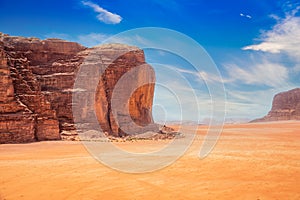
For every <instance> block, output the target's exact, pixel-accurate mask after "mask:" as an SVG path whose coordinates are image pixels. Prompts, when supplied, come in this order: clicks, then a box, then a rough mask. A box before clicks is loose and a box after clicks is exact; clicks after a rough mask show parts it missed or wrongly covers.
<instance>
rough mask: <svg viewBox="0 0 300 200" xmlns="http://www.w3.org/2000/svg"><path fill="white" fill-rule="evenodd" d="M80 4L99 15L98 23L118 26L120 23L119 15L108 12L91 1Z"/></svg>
mask: <svg viewBox="0 0 300 200" xmlns="http://www.w3.org/2000/svg"><path fill="white" fill-rule="evenodd" d="M81 3H82V4H83V5H85V6H88V7H90V8H92V9H93V10H94V11H95V12H96V13H99V14H98V15H97V19H98V20H99V21H102V22H104V23H106V24H118V23H120V22H121V21H122V17H121V16H120V15H118V14H115V13H111V12H109V11H108V10H106V9H104V8H102V7H100V6H99V5H97V4H95V3H93V2H91V1H82V2H81Z"/></svg>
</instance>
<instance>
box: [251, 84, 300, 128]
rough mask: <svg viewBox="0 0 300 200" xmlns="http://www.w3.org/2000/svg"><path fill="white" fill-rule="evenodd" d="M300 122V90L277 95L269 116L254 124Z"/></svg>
mask: <svg viewBox="0 0 300 200" xmlns="http://www.w3.org/2000/svg"><path fill="white" fill-rule="evenodd" d="M280 120H300V88H296V89H293V90H290V91H287V92H282V93H279V94H277V95H275V97H274V99H273V103H272V109H271V111H270V112H269V113H268V115H267V116H265V117H263V118H261V119H257V120H254V121H253V122H263V121H280Z"/></svg>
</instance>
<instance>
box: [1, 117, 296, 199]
mask: <svg viewBox="0 0 300 200" xmlns="http://www.w3.org/2000/svg"><path fill="white" fill-rule="evenodd" d="M205 132H206V127H201V129H200V130H199V132H198V134H197V137H196V139H195V140H194V142H193V144H192V145H191V147H190V148H189V150H188V151H187V152H186V153H185V154H184V156H183V157H181V158H180V159H178V160H177V161H176V162H175V163H173V164H172V165H170V166H169V167H166V168H163V169H161V170H158V171H154V172H151V173H142V174H128V173H122V172H119V171H116V170H113V169H111V168H109V167H106V166H104V165H103V164H101V163H100V162H98V161H96V160H95V159H94V158H93V157H92V156H91V155H90V154H89V153H88V152H87V150H86V149H85V147H84V146H83V145H82V144H81V143H80V142H66V141H54V142H38V143H31V144H5V145H0V199H1V200H3V199H7V200H10V199H30V200H33V199H184V200H186V199H251V200H253V199H254V200H257V199H261V200H263V199H300V189H299V188H300V187H299V185H300V122H299V121H298V122H296V121H293V122H276V123H257V124H243V125H226V126H225V128H224V130H223V132H222V135H221V137H220V139H219V141H218V143H217V145H216V146H215V148H214V149H213V151H212V152H211V153H210V154H209V155H208V156H207V157H206V158H204V159H199V158H198V153H199V149H200V147H201V144H202V142H203V138H204V135H205ZM167 143H168V142H167V141H133V142H131V141H128V142H118V143H115V145H117V146H118V147H119V148H121V149H122V148H123V149H126V150H127V151H131V150H132V151H138V150H137V149H139V148H141V147H142V149H143V150H144V151H146V152H147V150H154V149H156V148H161V147H162V146H164V145H166V144H167ZM162 159H163V156H162Z"/></svg>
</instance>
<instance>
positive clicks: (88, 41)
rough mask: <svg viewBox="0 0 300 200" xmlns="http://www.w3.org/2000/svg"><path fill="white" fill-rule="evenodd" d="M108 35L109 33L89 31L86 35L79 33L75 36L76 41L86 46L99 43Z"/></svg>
mask: <svg viewBox="0 0 300 200" xmlns="http://www.w3.org/2000/svg"><path fill="white" fill-rule="evenodd" d="M109 37H110V35H106V34H102V33H90V34H87V35H79V36H78V38H77V42H78V43H80V44H82V45H84V46H87V47H93V46H96V45H99V44H101V43H102V42H103V41H104V40H105V39H107V38H109Z"/></svg>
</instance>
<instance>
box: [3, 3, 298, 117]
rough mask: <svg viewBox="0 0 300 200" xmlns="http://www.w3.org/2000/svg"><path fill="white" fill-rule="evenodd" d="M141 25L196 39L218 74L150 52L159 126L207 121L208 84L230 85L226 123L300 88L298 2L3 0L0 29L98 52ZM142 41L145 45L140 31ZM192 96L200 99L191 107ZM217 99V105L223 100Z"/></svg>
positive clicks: (259, 110)
mask: <svg viewBox="0 0 300 200" xmlns="http://www.w3.org/2000/svg"><path fill="white" fill-rule="evenodd" d="M142 27H160V28H166V29H170V30H174V31H176V32H179V33H182V34H184V35H186V36H187V37H189V38H192V39H193V40H195V41H196V42H197V43H199V45H201V46H202V47H203V49H204V50H205V51H206V52H207V54H208V55H209V56H210V58H211V59H212V61H213V63H214V64H215V67H216V69H217V71H218V73H219V74H218V73H215V72H214V73H213V72H212V71H209V70H208V71H206V70H195V69H194V68H193V66H191V64H190V63H188V62H187V61H186V60H184V59H183V58H181V57H180V56H178V55H174V54H172V53H170V52H163V51H158V50H145V56H146V60H147V62H148V63H150V64H151V65H152V66H153V67H154V69H155V71H156V76H157V80H158V82H159V83H162V84H161V85H157V87H156V90H155V99H154V105H155V106H154V117H155V119H156V120H157V121H164V120H168V121H172V120H175V121H176V120H192V121H202V122H203V121H206V120H207V119H209V118H210V117H211V112H212V111H211V110H212V107H211V105H213V102H212V99H211V94H210V93H209V86H208V85H210V84H212V85H213V84H215V83H216V84H217V83H221V82H222V84H224V92H225V95H226V100H225V105H226V109H225V112H226V120H228V121H230V120H233V121H239V120H248V119H255V118H259V117H262V116H264V115H266V114H267V113H268V111H269V110H270V109H271V103H272V98H273V96H274V95H275V94H276V93H278V92H282V91H286V90H289V89H293V88H296V87H300V81H299V77H300V48H299V47H300V3H299V2H298V1H292V0H291V1H287V0H286V1H283V0H279V1H274V0H240V1H236V0H226V1H224V0H197V1H196V0H194V1H191V0H91V1H89V0H83V1H82V0H63V1H61V0H60V1H58V0H51V1H50V0H47V1H46V0H40V1H34V0H26V1H22V0H0V32H3V33H6V34H10V35H15V36H25V37H38V38H41V39H46V38H62V39H66V40H70V41H75V42H79V43H81V44H82V45H85V46H88V47H92V46H95V45H98V44H100V43H102V42H103V41H105V40H106V39H107V38H110V37H112V36H114V35H115V34H119V33H122V32H124V31H128V30H132V29H135V28H142ZM139 37H140V38H141V40H143V35H142V34H141V35H139ZM157 37H158V36H157ZM152 39H153V40H155V39H157V38H154V37H153V38H152ZM144 41H145V40H144ZM123 42H124V43H126V40H123ZM137 45H138V44H137ZM187 51H188V50H187ZM219 75H220V76H219ZM162 85H164V86H165V87H163V86H162ZM171 86H172V87H174V89H175V90H176V93H177V94H175V97H176V96H182V98H181V99H180V104H182V105H185V106H186V107H183V108H186V110H188V111H189V112H190V113H191V114H190V115H186V116H182V113H181V111H180V108H181V109H182V107H181V106H179V107H178V102H177V103H176V98H175V97H174V94H171V93H172V92H170V91H171V90H170V89H169V90H168V88H166V87H170V88H171ZM193 95H195V96H196V99H197V102H192V103H191V99H193V98H194V97H193ZM218 98H219V97H216V98H215V101H217V102H218V101H223V99H222V98H220V99H218ZM195 104H197V105H195ZM195 106H196V107H197V108H198V109H195ZM199 110H200V111H199Z"/></svg>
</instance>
